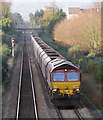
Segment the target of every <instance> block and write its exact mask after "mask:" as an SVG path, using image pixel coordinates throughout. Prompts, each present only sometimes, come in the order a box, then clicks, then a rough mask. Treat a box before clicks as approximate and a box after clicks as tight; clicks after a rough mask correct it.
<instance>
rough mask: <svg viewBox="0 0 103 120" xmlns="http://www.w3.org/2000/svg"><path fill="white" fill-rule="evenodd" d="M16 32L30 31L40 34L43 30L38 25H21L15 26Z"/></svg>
mask: <svg viewBox="0 0 103 120" xmlns="http://www.w3.org/2000/svg"><path fill="white" fill-rule="evenodd" d="M15 30H16V31H31V32H40V31H42V30H43V28H42V27H41V26H40V25H32V24H30V23H22V24H17V25H15Z"/></svg>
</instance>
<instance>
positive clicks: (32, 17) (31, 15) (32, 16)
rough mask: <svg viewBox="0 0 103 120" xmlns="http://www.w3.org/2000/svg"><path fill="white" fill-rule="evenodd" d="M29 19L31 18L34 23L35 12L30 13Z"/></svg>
mask: <svg viewBox="0 0 103 120" xmlns="http://www.w3.org/2000/svg"><path fill="white" fill-rule="evenodd" d="M29 19H30V22H31V24H34V15H33V13H30V14H29Z"/></svg>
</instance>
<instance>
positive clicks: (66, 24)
mask: <svg viewBox="0 0 103 120" xmlns="http://www.w3.org/2000/svg"><path fill="white" fill-rule="evenodd" d="M54 39H55V40H56V41H58V42H61V43H62V44H64V45H68V46H69V47H72V48H73V49H79V51H88V52H89V54H94V55H96V54H99V53H101V13H100V10H98V11H97V10H95V9H88V10H84V11H83V12H80V13H79V14H78V16H77V17H73V18H71V19H65V20H64V21H61V22H60V23H58V24H56V26H55V28H54Z"/></svg>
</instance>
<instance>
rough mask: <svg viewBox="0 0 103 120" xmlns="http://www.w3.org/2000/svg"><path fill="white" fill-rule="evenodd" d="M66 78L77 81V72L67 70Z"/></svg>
mask: <svg viewBox="0 0 103 120" xmlns="http://www.w3.org/2000/svg"><path fill="white" fill-rule="evenodd" d="M67 79H68V81H78V80H79V74H78V72H68V73H67Z"/></svg>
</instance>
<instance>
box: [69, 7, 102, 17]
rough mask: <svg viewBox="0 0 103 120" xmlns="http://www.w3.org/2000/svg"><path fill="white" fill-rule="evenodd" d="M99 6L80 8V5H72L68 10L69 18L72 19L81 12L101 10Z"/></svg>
mask: <svg viewBox="0 0 103 120" xmlns="http://www.w3.org/2000/svg"><path fill="white" fill-rule="evenodd" d="M99 11H100V9H99V8H90V9H80V8H79V7H70V8H68V10H67V19H71V18H74V17H78V15H79V13H80V12H82V13H86V12H99Z"/></svg>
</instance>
